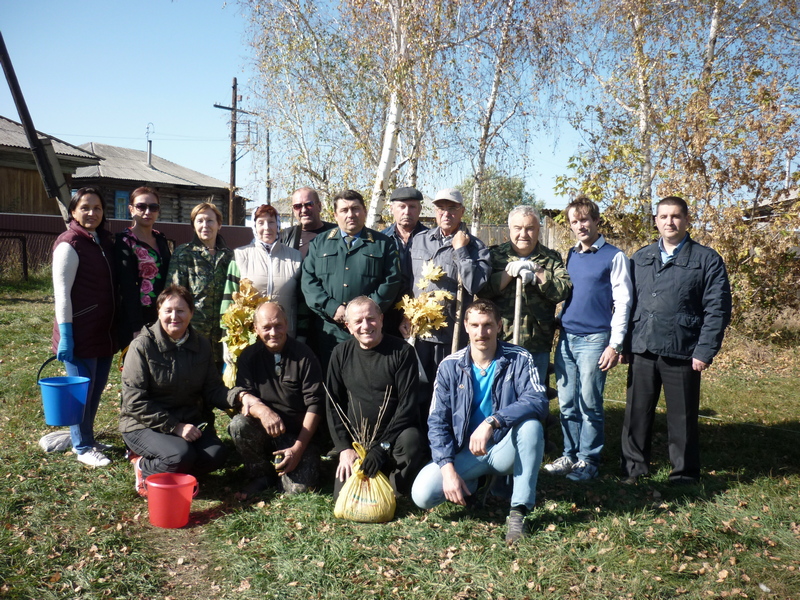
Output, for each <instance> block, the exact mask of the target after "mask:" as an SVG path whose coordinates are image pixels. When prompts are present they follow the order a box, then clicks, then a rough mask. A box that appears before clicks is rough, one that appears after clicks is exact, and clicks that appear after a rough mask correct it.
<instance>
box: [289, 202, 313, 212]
mask: <svg viewBox="0 0 800 600" xmlns="http://www.w3.org/2000/svg"><path fill="white" fill-rule="evenodd" d="M304 208H307V209H309V210H311V209H312V208H314V203H313V202H303V203H302V204H292V209H293V210H296V211H297V212H300V211H301V210H303V209H304Z"/></svg>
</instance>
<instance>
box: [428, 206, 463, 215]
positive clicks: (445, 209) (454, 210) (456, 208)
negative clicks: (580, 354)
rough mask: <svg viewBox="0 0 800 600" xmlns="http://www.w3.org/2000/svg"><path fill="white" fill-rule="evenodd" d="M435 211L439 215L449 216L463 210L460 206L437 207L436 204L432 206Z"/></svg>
mask: <svg viewBox="0 0 800 600" xmlns="http://www.w3.org/2000/svg"><path fill="white" fill-rule="evenodd" d="M434 206H435V207H436V210H437V211H439V212H441V213H450V214H451V215H454V214H456V213H457V212H458V211H459V209H461V208H464V207H463V206H461V205H460V204H454V205H453V206H439V205H438V204H434Z"/></svg>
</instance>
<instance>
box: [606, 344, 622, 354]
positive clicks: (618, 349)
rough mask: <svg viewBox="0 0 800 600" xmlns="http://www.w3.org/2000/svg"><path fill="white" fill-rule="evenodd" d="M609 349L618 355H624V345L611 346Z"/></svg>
mask: <svg viewBox="0 0 800 600" xmlns="http://www.w3.org/2000/svg"><path fill="white" fill-rule="evenodd" d="M609 348H611V349H612V350H613V351H614V352H616V353H617V354H622V350H623V348H622V344H617V345H615V346H609Z"/></svg>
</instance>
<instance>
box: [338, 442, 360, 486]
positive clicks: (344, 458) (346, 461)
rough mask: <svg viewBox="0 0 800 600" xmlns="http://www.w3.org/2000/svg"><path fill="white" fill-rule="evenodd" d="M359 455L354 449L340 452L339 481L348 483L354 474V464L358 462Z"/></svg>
mask: <svg viewBox="0 0 800 600" xmlns="http://www.w3.org/2000/svg"><path fill="white" fill-rule="evenodd" d="M357 458H358V454H356V451H355V450H353V449H352V448H348V449H347V450H342V451H341V452H339V466H338V467H336V478H337V479H338V480H339V481H347V478H348V477H350V475H352V474H353V463H354V462H356V459H357Z"/></svg>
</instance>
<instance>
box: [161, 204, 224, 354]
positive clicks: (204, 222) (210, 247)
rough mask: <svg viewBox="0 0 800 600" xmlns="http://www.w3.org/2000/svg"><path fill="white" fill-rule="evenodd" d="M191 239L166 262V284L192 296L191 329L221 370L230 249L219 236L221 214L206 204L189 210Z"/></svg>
mask: <svg viewBox="0 0 800 600" xmlns="http://www.w3.org/2000/svg"><path fill="white" fill-rule="evenodd" d="M192 227H193V228H194V239H193V240H192V241H191V242H189V243H188V244H183V245H181V246H178V248H176V250H175V254H173V255H172V258H170V262H169V271H168V272H167V283H170V284H176V285H182V286H183V287H185V288H187V289H189V290H190V291H191V292H192V294H193V295H194V317H193V318H192V327H194V328H195V329H196V330H197V332H198V333H200V334H201V335H204V336H205V337H207V338H208V341H210V342H211V351H212V353H213V355H214V362H215V363H216V365H217V367H218V368H220V369H221V368H222V344H221V343H220V340H221V339H222V328H221V327H220V324H219V314H220V306H221V305H222V294H223V292H224V289H225V278H226V275H227V273H228V266H229V265H230V263H231V260H233V250H231V249H230V248H228V246H227V245H226V244H225V240H223V239H222V236H221V235H219V230H220V227H222V214H221V213H220V212H219V209H218V208H217V207H216V206H214V205H213V204H211V203H210V202H203V203H202V204H198V205H197V206H195V207H194V208H193V209H192Z"/></svg>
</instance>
